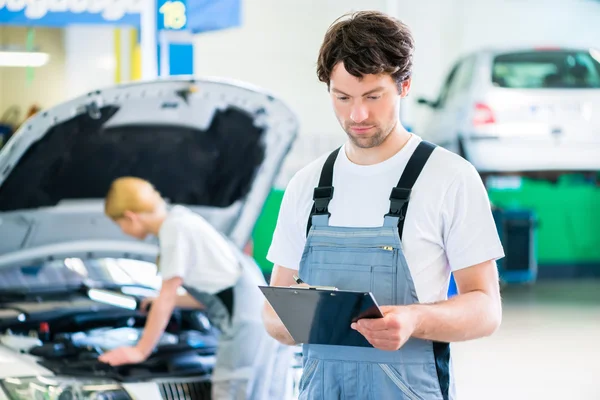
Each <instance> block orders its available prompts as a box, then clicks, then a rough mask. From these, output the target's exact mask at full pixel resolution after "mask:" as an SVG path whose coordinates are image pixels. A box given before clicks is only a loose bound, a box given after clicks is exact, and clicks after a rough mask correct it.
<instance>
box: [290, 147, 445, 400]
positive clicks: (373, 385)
mask: <svg viewBox="0 0 600 400" xmlns="http://www.w3.org/2000/svg"><path fill="white" fill-rule="evenodd" d="M433 150H434V146H433V145H431V144H430V143H428V142H422V143H420V145H419V147H418V148H417V149H416V150H415V152H414V154H413V155H412V157H411V159H410V160H409V163H408V165H407V167H406V169H405V172H404V173H403V174H402V177H401V178H400V182H399V184H398V187H396V188H393V190H392V194H391V196H390V200H391V205H390V212H389V213H388V214H387V215H386V216H385V218H384V224H383V226H381V227H375V228H352V227H333V226H329V216H330V214H329V211H328V209H327V206H328V203H329V201H330V200H331V198H333V187H332V180H333V164H334V162H335V158H336V157H337V153H338V151H339V149H338V150H336V151H335V152H333V153H332V154H331V155H330V156H329V158H328V160H327V162H326V163H325V166H324V167H323V171H322V173H321V180H320V182H319V187H318V188H316V189H315V195H314V200H315V205H314V207H313V211H312V213H311V217H310V221H309V229H308V237H307V241H306V247H305V249H304V253H303V255H302V260H301V262H300V270H299V275H300V278H301V279H302V280H303V281H305V282H307V283H309V284H310V285H323V286H335V287H337V288H339V289H340V290H354V291H365V292H369V291H370V292H372V293H373V295H374V296H375V299H376V300H377V303H378V304H379V305H408V304H414V303H418V302H419V299H418V298H417V294H416V291H415V286H414V284H413V279H412V277H411V274H410V270H409V268H408V265H407V262H406V259H405V257H404V254H403V252H402V242H401V236H402V228H403V225H404V217H405V215H406V210H407V208H408V200H409V197H410V190H411V189H412V186H413V184H414V182H415V181H416V180H417V178H418V176H419V174H420V172H421V170H422V168H423V166H424V165H425V163H426V162H427V159H428V157H429V155H430V154H431V152H432V151H433ZM449 363H450V350H449V344H447V343H434V342H431V341H428V340H421V339H416V338H411V339H409V340H408V342H407V343H406V344H405V345H404V346H403V347H402V348H400V350H398V351H384V350H379V349H375V348H373V347H350V346H331V345H316V344H304V345H303V375H302V378H301V381H300V388H299V389H300V400H309V399H310V400H333V399H348V400H350V399H355V400H380V399H394V400H399V399H410V400H417V399H419V400H420V399H423V400H438V399H439V400H448V399H453V398H454V395H453V393H452V392H453V384H452V383H451V378H450V368H449Z"/></svg>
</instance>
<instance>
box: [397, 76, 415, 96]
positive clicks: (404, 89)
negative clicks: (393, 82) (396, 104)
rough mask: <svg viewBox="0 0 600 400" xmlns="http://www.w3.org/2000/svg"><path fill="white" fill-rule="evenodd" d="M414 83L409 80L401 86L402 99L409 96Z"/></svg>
mask: <svg viewBox="0 0 600 400" xmlns="http://www.w3.org/2000/svg"><path fill="white" fill-rule="evenodd" d="M411 83H412V78H408V79H406V80H405V81H403V82H402V83H401V84H400V97H406V96H408V93H409V92H410V85H411Z"/></svg>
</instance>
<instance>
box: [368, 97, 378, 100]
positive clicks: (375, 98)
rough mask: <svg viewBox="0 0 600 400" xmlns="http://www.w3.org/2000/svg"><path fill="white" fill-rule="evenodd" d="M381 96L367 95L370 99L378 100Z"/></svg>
mask: <svg viewBox="0 0 600 400" xmlns="http://www.w3.org/2000/svg"><path fill="white" fill-rule="evenodd" d="M380 97H381V96H369V97H367V98H368V99H369V100H377V99H379V98H380Z"/></svg>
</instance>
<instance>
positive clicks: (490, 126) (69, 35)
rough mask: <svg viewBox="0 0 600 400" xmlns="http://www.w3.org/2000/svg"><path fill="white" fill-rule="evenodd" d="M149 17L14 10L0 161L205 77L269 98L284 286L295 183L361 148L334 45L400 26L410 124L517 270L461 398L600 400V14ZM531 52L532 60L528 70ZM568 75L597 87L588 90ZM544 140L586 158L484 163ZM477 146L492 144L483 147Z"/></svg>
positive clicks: (458, 9) (598, 5)
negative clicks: (446, 153)
mask: <svg viewBox="0 0 600 400" xmlns="http://www.w3.org/2000/svg"><path fill="white" fill-rule="evenodd" d="M123 1H125V0H123ZM148 2H149V3H152V5H151V6H148V4H146V3H144V5H143V6H140V7H142V8H143V7H146V8H147V7H150V8H151V9H152V10H154V11H153V12H149V13H147V14H148V15H150V16H147V15H145V14H143V13H142V12H141V11H140V10H141V9H142V8H140V10H138V11H137V12H134V11H129V12H124V13H121V14H119V15H120V16H119V15H116V16H115V15H113V16H111V17H110V18H106V17H103V18H104V19H103V18H101V17H94V14H93V11H89V10H88V11H89V12H86V13H84V14H81V15H90V16H91V17H90V18H89V20H85V19H79V20H78V19H77V14H75V13H73V21H74V22H73V21H70V20H68V18H69V17H68V15H67V14H69V13H68V12H63V13H54V14H62V15H61V16H56V15H53V11H52V10H49V9H46V10H45V12H41V13H40V12H39V11H40V10H37V13H36V12H35V11H36V10H33V6H31V7H32V9H31V10H29V11H30V12H26V11H27V9H26V7H25V4H29V3H26V2H22V4H21V3H20V2H18V1H11V0H6V1H0V146H2V145H3V144H5V143H6V142H7V141H8V139H9V138H10V137H11V136H12V134H13V133H14V132H15V131H16V130H17V129H18V128H19V126H21V124H23V123H24V122H25V121H26V119H27V118H29V117H32V116H34V115H36V114H37V113H39V112H40V111H42V112H43V110H47V109H50V108H52V107H54V106H56V105H58V104H60V103H62V102H65V101H67V100H70V99H73V98H75V97H77V96H80V95H84V94H86V93H88V92H92V91H95V90H98V89H104V88H108V87H111V86H114V85H117V84H127V83H131V82H138V81H140V80H142V79H154V78H168V77H175V76H187V75H192V74H193V75H196V76H199V77H202V76H217V77H223V78H228V79H234V80H239V81H242V82H247V83H249V84H253V85H257V86H259V87H261V88H264V89H266V90H268V91H269V92H272V93H273V94H274V95H275V96H277V97H279V98H280V99H282V100H283V101H284V102H285V103H286V104H287V105H289V107H290V108H291V109H292V110H293V111H294V112H295V113H296V114H297V117H298V120H299V123H300V125H299V126H300V128H299V132H298V136H297V138H296V140H295V142H294V144H293V147H292V149H291V151H290V153H289V154H288V156H287V158H286V160H285V163H284V164H283V166H282V167H281V170H280V172H279V174H278V176H277V178H276V180H275V181H274V182H273V187H272V190H271V191H270V194H269V196H268V198H267V200H266V202H265V204H264V206H263V208H262V212H261V214H260V217H259V218H258V221H257V223H256V225H255V227H254V230H253V234H252V240H251V242H250V243H248V245H247V246H246V248H245V249H246V252H248V253H250V254H252V256H253V257H254V258H255V259H256V261H257V262H258V264H259V265H260V267H261V268H262V270H263V271H264V273H265V275H266V276H267V277H268V276H269V274H270V271H271V269H272V265H271V264H270V263H269V262H268V261H267V260H266V259H265V256H266V253H267V250H268V247H269V244H270V241H271V238H272V233H273V230H274V227H275V224H276V219H277V215H278V211H279V206H280V203H281V199H282V196H283V193H284V192H285V187H286V185H287V182H288V181H289V180H290V178H291V177H292V176H293V174H294V173H295V172H296V171H298V170H299V169H300V168H302V167H303V166H304V165H306V164H308V163H309V162H311V161H312V160H314V159H315V158H317V157H319V156H320V155H322V154H324V153H326V152H328V151H330V150H331V149H333V148H335V147H336V146H338V145H340V144H342V143H343V142H344V140H345V134H344V132H343V131H342V130H341V128H340V127H339V124H338V121H337V120H336V118H335V116H334V114H333V111H332V108H331V105H330V99H329V96H328V93H327V91H326V87H325V85H324V84H322V83H321V82H319V81H318V80H317V78H316V71H315V65H316V57H317V52H318V49H319V46H320V43H321V41H322V39H323V35H324V33H325V31H326V30H327V28H328V26H329V25H330V24H331V23H332V22H333V21H334V20H335V19H336V18H337V17H339V16H340V15H342V14H344V13H346V12H349V11H356V10H363V9H377V10H381V11H384V12H387V13H390V14H391V15H394V16H396V17H398V18H399V19H401V20H402V21H403V22H405V23H406V24H408V25H409V27H410V28H411V30H412V32H413V35H414V38H415V43H416V50H415V54H414V74H413V83H412V89H411V93H410V95H409V96H408V97H407V98H406V99H405V100H403V102H402V105H401V119H402V122H403V124H404V125H405V127H406V128H407V129H409V130H411V131H412V132H414V133H416V134H419V135H421V136H423V137H424V138H425V139H428V140H432V141H434V142H437V143H438V144H444V145H448V147H449V148H451V149H452V150H453V151H457V152H459V153H460V154H461V155H463V156H465V157H466V158H467V159H469V157H471V156H472V157H474V158H473V160H474V164H475V165H476V167H478V168H479V167H480V168H479V169H480V172H481V174H482V177H483V179H484V180H485V184H486V187H487V189H488V193H489V197H490V201H491V202H492V204H493V209H494V217H495V220H496V223H497V227H498V232H499V233H500V236H501V238H502V241H503V244H504V246H505V251H506V254H507V257H506V258H505V259H503V260H502V261H501V262H500V263H499V271H500V275H501V280H502V292H503V293H502V294H503V299H504V320H503V324H502V327H501V328H500V330H499V331H498V332H497V333H496V334H495V335H494V336H492V337H490V338H486V339H481V340H476V341H473V342H467V343H456V344H453V350H454V360H453V362H454V368H455V370H456V373H457V383H458V388H459V397H458V398H459V399H461V400H462V399H466V400H471V399H473V400H479V399H486V400H488V399H490V400H495V399H509V398H510V399H582V400H587V399H589V400H593V399H600V383H598V379H597V376H598V372H599V371H600V369H599V368H600V367H599V366H598V359H599V356H600V344H599V341H598V337H600V184H599V183H600V167H599V165H600V1H592V0H563V1H558V0H484V1H475V0H445V1H442V0H422V1H418V2H417V1H406V0H285V1H282V0H279V1H277V0H249V1H234V0H222V1H219V0H213V1H210V0H204V1H194V0H187V1H173V2H171V1H161V0H158V3H159V4H154V1H150V0H148ZM117 3H118V1H115V4H117ZM131 3H132V4H134V3H135V2H131ZM177 3H181V4H183V5H184V8H183V10H184V14H183V15H180V14H178V13H179V12H180V10H181V9H180V8H177V7H175V6H174V4H177ZM20 4H21V5H20ZM40 4H47V5H52V0H48V1H47V2H46V3H44V2H40ZM90 4H91V3H90ZM139 4H142V3H141V2H140V3H139ZM27 7H29V6H27ZM131 7H133V6H131ZM161 7H162V8H161ZM131 10H133V8H131ZM157 10H158V11H157ZM40 15H41V16H40ZM106 15H108V13H106ZM140 15H141V17H140ZM92 17H93V18H92ZM144 18H146V20H145V21H144ZM148 26H149V27H151V28H150V31H148V30H144V27H148ZM152 29H154V31H152ZM490 51H491V52H493V51H497V52H499V53H490ZM518 52H526V54H525V56H523V57H522V58H519V57H520V56H519V54H515V53H518ZM490 54H492V55H490ZM502 54H504V55H502ZM496 56H499V58H498V59H497V60H496V61H495V62H497V64H498V65H496V66H493V65H492V64H493V63H492V62H491V61H490V60H493V59H494V57H496ZM502 57H504V58H502ZM502 60H504V61H502ZM459 61H461V62H462V61H464V63H461V64H458V68H457V69H456V70H454V71H453V68H454V67H455V66H457V63H458V62H459ZM501 63H504V64H503V65H499V64H501ZM554 67H556V68H557V70H556V71H554V70H552V68H554ZM563 67H564V68H567V69H568V68H573V70H574V71H577V70H579V71H581V70H583V71H584V72H583V73H582V74H583V75H577V74H576V72H573V76H571V75H569V74H571V72H569V71H567V72H564V71H563V70H562V69H561V68H563ZM486 68H487V69H486ZM511 68H514V69H511ZM578 68H579V69H578ZM482 71H483V72H482ZM514 71H516V72H514ZM548 71H550V72H553V73H555V75H560V74H563V75H564V76H559V77H558V78H557V79H563V82H562V83H560V84H553V83H548V82H550V81H545V80H542V78H540V76H542V74H548V73H549V72H548ZM451 72H454V75H452V77H451V78H452V79H449V74H450V73H451ZM511 73H514V75H512V76H511V75H510V74H511ZM503 74H504V75H503ZM492 75H493V76H494V77H497V78H498V80H497V81H495V83H496V86H495V88H498V87H500V88H502V89H504V90H508V91H510V90H511V89H510V88H511V85H513V86H512V88H513V90H515V91H517V90H519V89H521V91H520V92H519V93H520V94H519V95H517V96H516V97H514V99H513V100H510V98H508V97H506V98H504V97H501V96H500V95H496V94H492V95H490V96H491V97H488V98H486V99H488V100H486V101H487V102H483V103H482V101H481V100H480V97H482V96H484V95H485V93H483V92H482V93H477V92H476V93H475V94H474V95H473V94H472V93H467V92H468V90H467V89H468V87H469V85H470V82H471V79H473V82H475V85H477V84H478V83H477V81H476V79H478V78H477V77H481V76H487V77H489V76H492ZM567 75H568V76H567ZM544 76H545V75H544ZM538 78H539V79H538ZM536 79H537V80H536ZM577 79H581V80H579V81H578V80H577ZM461 80H462V81H461ZM457 81H460V82H458V83H457ZM528 85H530V86H528ZM552 85H554V86H552ZM507 88H508V89H507ZM527 88H529V89H530V90H531V91H533V92H535V96H533V97H531V98H530V99H529V98H527V96H526V95H522V93H523V89H525V92H527V90H526V89H527ZM492 90H496V89H492ZM453 96H454V97H453ZM473 96H475V97H473ZM477 96H480V97H477ZM494 96H496V97H494ZM489 99H491V100H489ZM503 99H504V101H505V102H508V103H510V102H511V101H514V102H515V103H518V104H519V105H520V106H521V108H520V109H519V110H518V111H514V110H512V111H513V112H514V113H515V115H516V116H515V115H513V117H514V118H515V119H514V121H509V117H510V112H511V109H510V107H509V106H507V104H505V103H502V100H503ZM506 99H508V100H506ZM440 100H443V101H440ZM494 101H496V103H494ZM496 107H497V108H496ZM544 107H545V110H544V111H543V112H542V111H539V109H540V108H544ZM538 112H539V114H535V113H538ZM524 113H525V114H527V115H525V116H524ZM528 113H529V114H528ZM517 114H518V115H517ZM530 114H531V115H530ZM533 114H535V116H532V115H533ZM440 121H444V123H443V124H442V123H438V122H440ZM548 121H551V122H548ZM546 122H548V123H546ZM545 123H546V124H545ZM519 124H522V126H520V125H519ZM544 124H545V125H544ZM543 126H549V127H550V128H549V129H552V135H553V136H552V137H553V139H552V140H556V141H558V142H560V143H561V146H564V149H565V152H566V151H567V150H568V151H569V152H570V153H569V155H565V154H566V153H560V154H559V155H558V157H556V156H555V155H554V154H553V153H552V154H551V153H547V154H546V153H544V152H545V151H546V149H547V148H548V144H547V143H546V142H543V141H542V142H537V141H536V140H535V138H534V139H533V140H530V138H525V140H526V141H525V143H529V146H530V147H529V148H527V154H526V156H523V157H524V159H521V160H520V161H519V162H521V163H523V165H528V166H531V165H535V168H533V169H534V170H535V171H534V172H531V168H529V170H528V171H526V172H523V171H522V169H528V168H520V167H519V165H517V164H511V158H510V157H506V156H498V157H497V159H495V160H493V161H491V160H490V157H489V156H487V155H486V156H483V155H482V156H479V158H478V156H477V151H478V149H480V148H481V149H483V148H484V147H485V149H486V150H485V151H491V152H492V153H485V154H494V151H501V150H495V149H493V150H489V148H488V147H486V146H493V143H495V140H496V139H498V138H502V137H503V136H502V135H505V136H506V137H509V138H514V137H515V135H516V137H517V138H518V137H519V136H518V135H522V134H526V132H527V131H528V130H531V131H532V132H533V131H535V132H536V133H535V134H536V135H545V134H546V133H542V134H540V133H539V130H540V129H543V128H542V127H543ZM469 129H471V130H477V129H479V131H478V133H477V134H476V135H475V134H474V135H472V136H473V137H470V136H469V135H471V133H472V132H471V130H469ZM452 134H454V135H458V136H452ZM444 135H446V136H444ZM461 135H462V136H461ZM477 135H479V136H477ZM482 136H484V138H483V139H482V138H481V137H482ZM536 137H538V136H536ZM477 139H479V140H477ZM482 143H483V144H482ZM490 143H491V144H490ZM552 143H554V142H552ZM478 146H481V147H478ZM577 146H580V148H578V147H577ZM490 148H491V147H490ZM523 153H524V151H521V152H518V151H517V152H515V153H514V154H515V157H517V156H519V155H522V154H523ZM482 154H483V153H482ZM498 154H506V153H498ZM563 156H564V157H565V158H564V159H562V157H563ZM492 158H493V157H492ZM567 158H569V159H568V160H567ZM475 161H477V163H475ZM486 162H489V164H486ZM479 163H481V164H479ZM515 163H517V161H515ZM498 165H501V167H498ZM23 185H27V182H23ZM0 215H1V213H0ZM5 239H7V238H5V237H3V238H1V239H0V240H2V241H4V240H5ZM0 255H1V254H0ZM454 294H455V288H454V287H453V286H452V282H451V285H450V287H449V295H450V296H452V295H454ZM0 308H1V307H0ZM0 367H1V361H0ZM1 398H2V394H1V389H0V399H1Z"/></svg>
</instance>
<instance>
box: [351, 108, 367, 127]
mask: <svg viewBox="0 0 600 400" xmlns="http://www.w3.org/2000/svg"><path fill="white" fill-rule="evenodd" d="M368 117H369V112H368V111H367V107H365V105H364V104H362V103H359V104H356V105H354V106H352V112H351V113H350V119H351V120H352V121H353V122H355V123H357V124H360V123H361V122H363V121H364V120H365V119H367V118H368Z"/></svg>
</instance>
